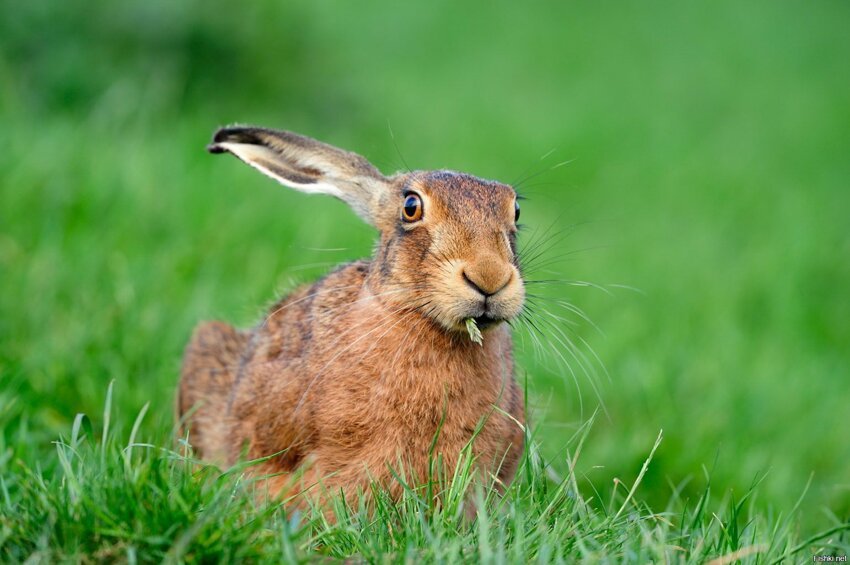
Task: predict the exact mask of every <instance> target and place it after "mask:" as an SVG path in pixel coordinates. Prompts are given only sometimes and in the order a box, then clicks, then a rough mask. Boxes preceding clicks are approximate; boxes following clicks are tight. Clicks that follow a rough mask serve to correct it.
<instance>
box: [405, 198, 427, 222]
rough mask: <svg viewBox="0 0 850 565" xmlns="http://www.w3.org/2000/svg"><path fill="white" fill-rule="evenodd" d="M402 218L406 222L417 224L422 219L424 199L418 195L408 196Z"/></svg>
mask: <svg viewBox="0 0 850 565" xmlns="http://www.w3.org/2000/svg"><path fill="white" fill-rule="evenodd" d="M401 217H402V219H403V220H404V221H405V222H417V221H419V220H421V219H422V199H421V198H419V195H418V194H408V195H407V196H405V197H404V205H403V206H402V208H401Z"/></svg>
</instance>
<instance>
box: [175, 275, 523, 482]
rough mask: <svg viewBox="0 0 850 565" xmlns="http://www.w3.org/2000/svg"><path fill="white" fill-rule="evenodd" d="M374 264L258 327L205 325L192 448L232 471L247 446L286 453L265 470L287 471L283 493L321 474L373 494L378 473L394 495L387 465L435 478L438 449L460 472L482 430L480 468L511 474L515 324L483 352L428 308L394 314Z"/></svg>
mask: <svg viewBox="0 0 850 565" xmlns="http://www.w3.org/2000/svg"><path fill="white" fill-rule="evenodd" d="M369 267H370V264H369V263H354V264H351V265H347V266H345V267H343V268H341V269H340V270H337V271H335V272H333V273H331V274H330V275H328V276H327V277H325V278H324V279H322V280H321V281H319V282H317V283H315V284H314V285H312V286H309V287H306V288H302V289H300V290H298V291H296V292H294V293H293V294H291V295H290V296H288V297H287V298H285V299H283V300H281V301H280V302H279V303H278V304H276V305H274V306H273V307H272V309H271V310H270V312H269V314H268V318H267V319H266V321H264V322H263V323H261V324H260V325H259V326H258V327H257V328H255V329H254V330H253V331H251V332H249V333H238V332H236V331H235V330H232V329H230V330H229V331H226V330H224V329H223V328H222V325H221V324H219V323H216V322H212V323H206V324H202V325H201V326H200V328H199V330H198V331H197V332H196V335H195V338H194V339H193V342H192V344H191V345H190V347H189V350H188V352H187V355H186V358H185V362H184V367H183V378H182V380H181V389H180V398H181V401H180V402H181V411H183V412H186V411H188V410H189V409H190V408H191V407H192V406H193V405H197V409H196V412H195V414H194V416H193V419H194V421H195V422H196V428H195V430H197V431H193V437H192V440H193V444H194V446H195V447H196V448H197V449H198V451H199V452H200V454H201V456H202V457H204V458H207V459H212V460H217V461H220V462H222V463H227V464H231V463H234V462H236V461H237V460H238V459H239V458H240V457H241V456H243V454H244V451H243V450H244V449H245V448H246V446H247V450H248V451H247V454H246V455H247V457H249V458H260V457H265V456H268V455H270V454H274V453H279V452H280V453H281V454H280V455H279V456H278V457H275V458H273V459H272V460H270V461H268V462H267V463H265V464H264V466H263V467H262V468H261V469H258V471H260V472H262V473H264V474H265V473H269V474H272V473H281V472H283V473H285V474H283V475H280V476H279V477H277V478H275V479H274V480H273V482H272V484H273V490H275V491H279V490H280V488H281V487H283V488H284V489H285V491H284V493H285V492H287V491H289V490H290V489H295V490H300V489H302V488H307V487H309V486H310V485H312V484H313V483H315V482H316V481H317V480H319V479H321V480H322V481H323V484H324V486H325V487H327V488H329V489H331V491H332V492H336V491H337V490H338V489H339V488H340V487H341V488H342V489H343V491H344V492H354V491H355V490H356V487H358V486H360V487H364V488H365V487H366V481H367V479H369V478H372V479H376V480H380V481H381V482H383V483H384V484H385V485H386V486H388V487H390V488H394V489H397V488H399V485H398V483H397V482H395V481H393V480H391V474H390V468H393V469H395V470H400V469H404V470H406V471H411V472H413V473H415V474H416V475H417V476H418V477H419V478H420V479H424V478H425V477H426V476H427V472H428V469H429V467H428V465H429V459H430V458H433V457H436V456H437V455H440V456H441V457H442V459H443V461H444V462H445V464H446V466H447V467H446V468H448V469H453V468H454V464H455V462H456V460H457V457H458V455H459V454H460V452H461V450H462V449H463V447H464V446H465V445H466V444H467V443H468V442H469V441H470V439H471V438H472V436H473V434H474V433H475V430H476V428H477V427H478V426H479V425H480V424H483V427H482V429H481V430H480V432H479V434H478V436H477V437H476V439H475V442H474V443H473V444H472V446H473V453H474V454H475V455H476V456H478V458H479V460H478V464H479V465H480V466H481V467H483V468H485V469H487V470H490V471H493V472H494V473H498V476H499V478H500V479H501V480H502V481H505V480H509V479H510V478H511V477H512V475H513V472H514V469H515V467H516V463H517V460H518V458H519V455H520V453H521V451H522V444H523V431H522V429H521V427H520V426H519V425H518V423H519V422H522V421H523V399H522V392H521V390H520V389H519V388H518V386H517V384H516V381H515V380H514V377H513V361H512V357H511V338H510V335H509V332H508V328H507V327H506V326H504V325H503V326H501V327H499V328H495V329H494V330H493V331H492V332H489V333H488V335H487V339H485V340H484V343H483V346H479V345H477V344H475V343H473V342H471V341H470V340H469V338H468V336H465V335H455V334H447V333H446V332H445V331H444V330H442V328H440V327H438V326H437V325H436V324H434V322H432V321H431V320H429V319H427V318H425V317H423V316H422V315H421V314H419V313H417V312H404V311H402V312H395V311H393V310H392V309H388V308H386V307H385V306H382V305H381V304H380V303H379V300H380V299H379V298H376V297H374V295H373V293H372V292H371V291H370V290H369V284H368V280H369V274H370V273H369ZM326 314H331V315H330V316H327V315H326ZM237 344H238V345H241V346H242V349H241V351H238V352H237V351H236V350H235V349H234V347H233V346H235V345H237ZM216 352H220V354H221V355H222V358H221V360H220V361H219V362H217V363H216V362H213V363H212V364H211V363H210V361H209V360H210V359H211V358H212V359H215V355H216ZM210 369H215V371H211V370H210ZM228 385H229V386H228ZM211 391H215V392H214V396H211V394H210V393H211ZM205 401H206V402H205ZM494 407H497V408H494ZM201 423H202V424H201ZM198 424H201V425H198ZM438 429H439V432H438ZM434 438H437V443H436V449H435V450H434V453H433V454H432V453H431V443H432V442H433V441H434ZM305 463H306V464H307V465H306V466H305V468H304V470H305V472H306V473H305V474H304V476H303V477H302V478H301V480H298V481H293V480H292V478H291V476H290V475H289V473H291V472H293V471H296V470H297V469H298V468H299V467H300V466H301V465H302V464H305ZM394 485H395V486H394ZM282 494H283V493H282Z"/></svg>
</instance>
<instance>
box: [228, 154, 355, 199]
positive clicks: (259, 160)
mask: <svg viewBox="0 0 850 565" xmlns="http://www.w3.org/2000/svg"><path fill="white" fill-rule="evenodd" d="M217 145H218V147H221V148H222V149H225V150H227V151H229V152H230V153H233V154H234V155H236V156H237V157H238V158H239V159H240V160H241V161H243V162H244V163H246V164H248V165H250V166H252V167H254V168H255V169H257V170H258V171H260V172H261V173H263V174H264V175H266V176H267V177H271V178H273V179H274V180H276V181H277V182H279V183H280V184H282V185H284V186H288V187H289V188H294V189H295V190H299V191H301V192H306V193H308V194H330V195H331V196H335V197H337V198H341V199H343V200H344V198H343V192H342V191H341V190H340V189H339V188H338V187H336V186H334V185H332V184H328V183H325V182H313V183H306V184H305V183H299V182H294V181H292V180H291V179H288V178H286V177H283V176H281V175H279V174H278V173H276V172H275V171H273V170H271V169H269V168H268V167H266V166H264V165H263V163H266V162H271V163H273V162H274V161H278V160H280V156H279V155H277V154H276V153H275V152H274V151H272V150H271V149H269V148H267V147H263V146H262V145H253V144H248V143H218V144H217Z"/></svg>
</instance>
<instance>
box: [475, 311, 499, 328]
mask: <svg viewBox="0 0 850 565" xmlns="http://www.w3.org/2000/svg"><path fill="white" fill-rule="evenodd" d="M473 319H474V320H475V324H476V325H477V326H478V327H479V328H481V329H482V330H486V329H487V328H491V327H493V326H495V325H496V324H498V323H500V322H504V320H503V319H501V318H493V317H491V316H488V315H487V314H484V315H483V316H476V317H475V318H473Z"/></svg>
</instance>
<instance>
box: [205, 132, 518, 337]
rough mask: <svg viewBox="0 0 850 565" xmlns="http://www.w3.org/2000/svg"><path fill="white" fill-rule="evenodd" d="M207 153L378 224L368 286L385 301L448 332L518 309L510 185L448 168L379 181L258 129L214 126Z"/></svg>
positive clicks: (320, 151) (332, 155)
mask: <svg viewBox="0 0 850 565" xmlns="http://www.w3.org/2000/svg"><path fill="white" fill-rule="evenodd" d="M209 150H210V151H211V152H213V153H221V152H225V151H228V152H230V153H233V154H234V155H235V156H237V157H239V159H241V160H242V161H244V162H245V163H247V164H249V165H251V166H252V167H254V168H256V169H258V170H259V171H261V172H262V173H264V174H266V175H268V176H270V177H272V178H274V179H275V180H277V181H279V182H280V183H281V184H283V185H286V186H288V187H291V188H294V189H296V190H300V191H302V192H308V193H323V194H331V195H333V196H336V197H337V198H340V199H341V200H343V201H345V202H346V203H348V204H349V206H351V208H353V209H354V211H355V212H356V213H357V214H358V215H359V216H360V217H361V218H363V219H364V220H366V221H367V222H368V223H370V224H371V225H373V226H375V227H376V228H378V229H379V230H380V231H381V240H380V243H379V246H378V247H377V249H376V252H375V259H374V263H373V268H372V271H371V273H370V275H369V286H370V290H371V291H372V292H373V293H374V294H375V295H376V296H377V297H379V298H380V299H381V301H382V302H384V303H385V304H388V305H389V306H390V307H392V308H395V309H398V310H403V309H410V310H418V311H420V312H422V313H423V314H424V315H426V316H428V317H430V318H431V319H433V320H435V321H436V322H438V323H439V324H440V325H442V326H443V327H445V328H446V329H449V330H458V331H463V330H464V329H465V321H466V320H467V319H469V318H474V319H475V320H476V322H477V323H478V325H479V327H482V328H484V329H486V328H488V327H490V326H493V325H496V324H497V323H498V322H501V321H507V320H511V319H512V318H514V317H516V316H517V315H518V314H519V313H520V310H521V309H522V305H523V301H524V298H525V290H524V287H523V282H522V279H521V276H520V272H519V268H518V262H517V254H516V220H517V219H518V217H519V206H518V205H517V198H516V192H515V191H514V189H513V188H511V187H510V186H508V185H505V184H501V183H498V182H493V181H488V180H482V179H479V178H476V177H473V176H470V175H466V174H462V173H456V172H451V171H426V172H423V171H415V172H412V173H406V174H397V175H395V176H392V177H386V176H384V175H382V174H381V173H380V171H378V170H377V169H376V168H375V167H374V166H372V165H371V164H370V163H369V162H368V161H366V159H364V158H363V157H361V156H359V155H356V154H354V153H349V152H347V151H343V150H341V149H337V148H335V147H331V146H330V145H326V144H324V143H321V142H318V141H315V140H313V139H310V138H306V137H303V136H300V135H296V134H293V133H290V132H284V131H275V130H269V129H263V128H254V127H230V128H223V129H221V130H219V131H218V132H216V134H215V137H214V139H213V143H212V144H211V145H210V146H209Z"/></svg>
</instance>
